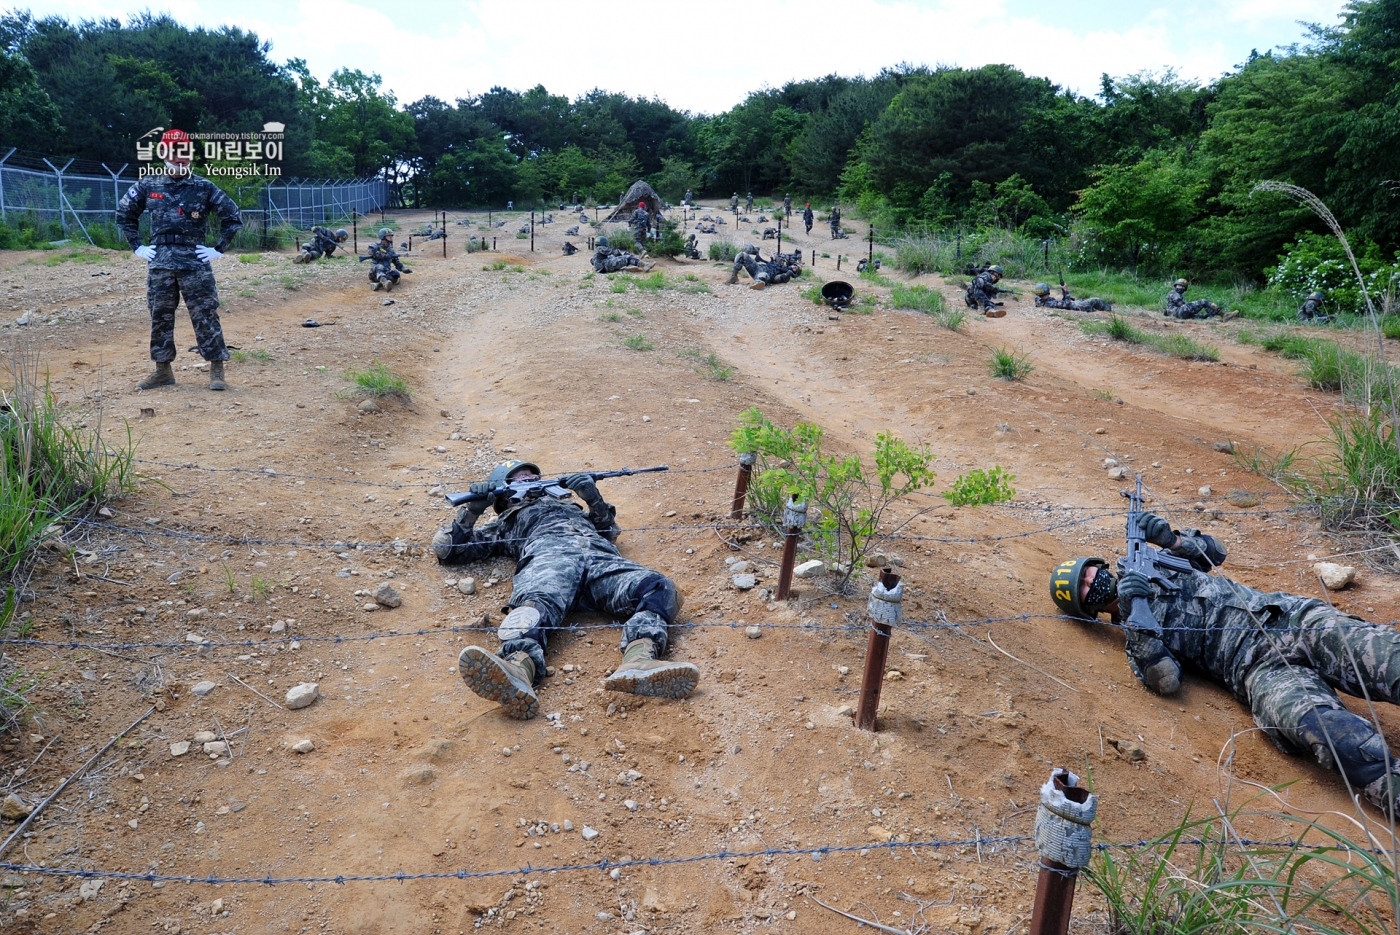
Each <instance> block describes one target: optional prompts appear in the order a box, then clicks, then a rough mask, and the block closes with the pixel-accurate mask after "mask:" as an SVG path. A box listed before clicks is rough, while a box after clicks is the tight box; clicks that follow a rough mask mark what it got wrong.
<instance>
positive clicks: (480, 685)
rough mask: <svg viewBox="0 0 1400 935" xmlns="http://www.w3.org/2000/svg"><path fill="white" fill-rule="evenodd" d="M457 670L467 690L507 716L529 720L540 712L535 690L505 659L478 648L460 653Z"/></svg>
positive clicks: (472, 647) (467, 649) (519, 719)
mask: <svg viewBox="0 0 1400 935" xmlns="http://www.w3.org/2000/svg"><path fill="white" fill-rule="evenodd" d="M457 671H458V672H460V673H461V674H462V681H464V682H466V683H467V688H469V689H471V690H472V692H473V693H474V694H476V695H479V696H480V697H482V698H485V699H486V700H487V701H494V702H495V703H496V704H498V705H500V706H501V710H503V711H504V712H505V713H506V715H507V716H509V717H513V718H515V719H516V720H518V721H528V720H530V719H531V718H533V717H534V716H535V715H537V714H539V713H540V699H539V698H538V697H537V696H536V695H535V690H534V689H533V688H532V687H531V686H530V685H529V684H527V683H526V682H525V681H524V680H523V679H521V678H520V677H519V676H518V675H516V674H515V673H514V672H512V671H511V666H510V665H509V664H508V663H507V662H506V661H505V660H504V659H502V658H500V657H499V656H496V655H494V654H493V653H489V652H487V651H486V650H484V649H482V648H481V647H480V646H468V647H467V648H466V649H464V650H462V654H461V655H460V656H458V657H457Z"/></svg>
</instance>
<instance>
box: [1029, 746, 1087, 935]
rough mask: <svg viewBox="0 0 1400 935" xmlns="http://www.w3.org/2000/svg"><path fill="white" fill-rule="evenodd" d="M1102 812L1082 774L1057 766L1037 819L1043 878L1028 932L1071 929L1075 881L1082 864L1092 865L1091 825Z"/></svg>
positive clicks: (1061, 933) (1054, 933)
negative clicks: (1082, 782)
mask: <svg viewBox="0 0 1400 935" xmlns="http://www.w3.org/2000/svg"><path fill="white" fill-rule="evenodd" d="M1097 810H1098V797H1097V796H1095V795H1091V794H1090V792H1089V790H1088V789H1085V788H1084V787H1082V786H1080V785H1079V784H1078V777H1077V776H1075V775H1074V774H1073V773H1071V772H1070V771H1069V770H1065V769H1057V770H1055V771H1054V772H1052V773H1051V774H1050V782H1047V783H1046V784H1045V785H1044V786H1042V787H1041V790H1040V808H1039V809H1038V811H1037V814H1036V820H1035V832H1036V833H1035V838H1036V847H1037V849H1038V850H1039V851H1040V876H1039V878H1038V879H1037V880H1036V884H1035V903H1034V904H1033V905H1032V908H1031V927H1030V932H1029V935H1066V933H1067V932H1068V931H1069V919H1070V910H1071V909H1072V908H1073V906H1074V883H1075V879H1076V878H1077V877H1078V876H1079V870H1080V868H1082V867H1085V866H1088V863H1089V855H1090V853H1091V851H1090V841H1091V830H1090V827H1089V826H1090V823H1091V822H1092V821H1093V820H1094V815H1095V813H1096V812H1097ZM1057 857H1058V858H1061V859H1059V860H1057V859H1055V858H1057ZM1065 861H1069V862H1068V863H1066V862H1065Z"/></svg>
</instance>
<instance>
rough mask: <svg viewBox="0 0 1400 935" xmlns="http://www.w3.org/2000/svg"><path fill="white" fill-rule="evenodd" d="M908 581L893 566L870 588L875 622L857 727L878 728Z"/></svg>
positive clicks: (868, 606)
mask: <svg viewBox="0 0 1400 935" xmlns="http://www.w3.org/2000/svg"><path fill="white" fill-rule="evenodd" d="M903 599H904V584H903V582H901V581H900V580H899V575H896V574H895V573H894V569H892V568H882V569H880V580H879V581H878V582H877V583H876V584H875V587H873V588H871V589H870V601H869V603H868V604H866V608H865V609H866V612H867V613H868V614H869V615H870V619H871V621H872V623H871V627H870V640H869V642H868V643H867V644H866V647H865V671H864V672H863V673H862V674H861V677H860V707H859V708H857V709H856V727H859V728H860V729H861V730H868V731H874V730H875V716H876V714H878V713H879V710H880V688H881V686H882V685H883V684H884V681H885V657H886V656H887V655H888V654H889V651H890V630H891V629H892V628H893V627H894V626H895V625H896V624H898V623H899V622H900V621H901V620H903V619H904V609H903V603H902V601H903Z"/></svg>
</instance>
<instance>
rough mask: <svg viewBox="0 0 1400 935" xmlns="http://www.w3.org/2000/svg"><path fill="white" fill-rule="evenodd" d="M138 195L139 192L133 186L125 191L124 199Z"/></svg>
mask: <svg viewBox="0 0 1400 935" xmlns="http://www.w3.org/2000/svg"><path fill="white" fill-rule="evenodd" d="M138 194H139V192H138V191H137V190H136V186H135V185H133V186H131V187H130V188H128V189H127V190H126V197H128V198H135V197H136V196H137V195H138Z"/></svg>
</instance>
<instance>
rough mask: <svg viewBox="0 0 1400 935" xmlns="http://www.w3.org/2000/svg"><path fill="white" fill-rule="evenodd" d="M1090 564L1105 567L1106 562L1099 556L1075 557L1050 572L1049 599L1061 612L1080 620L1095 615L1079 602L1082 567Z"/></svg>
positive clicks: (1089, 618) (1088, 618)
mask: <svg viewBox="0 0 1400 935" xmlns="http://www.w3.org/2000/svg"><path fill="white" fill-rule="evenodd" d="M1091 565H1097V566H1099V567H1100V568H1107V567H1108V562H1105V561H1104V560H1103V559H1101V558H1075V559H1070V560H1069V561H1067V562H1061V563H1060V564H1058V565H1056V566H1055V570H1054V571H1052V572H1050V599H1051V600H1053V601H1054V602H1055V606H1056V607H1058V608H1060V610H1061V611H1062V612H1064V613H1066V614H1068V615H1069V616H1071V617H1078V618H1080V619H1081V620H1093V619H1094V616H1095V615H1094V614H1093V613H1091V612H1090V611H1087V610H1085V609H1084V607H1083V605H1081V604H1080V603H1079V583H1080V581H1081V579H1083V577H1084V569H1086V568H1088V567H1089V566H1091Z"/></svg>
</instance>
